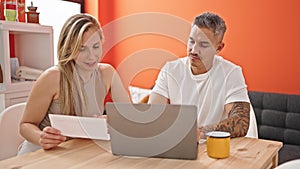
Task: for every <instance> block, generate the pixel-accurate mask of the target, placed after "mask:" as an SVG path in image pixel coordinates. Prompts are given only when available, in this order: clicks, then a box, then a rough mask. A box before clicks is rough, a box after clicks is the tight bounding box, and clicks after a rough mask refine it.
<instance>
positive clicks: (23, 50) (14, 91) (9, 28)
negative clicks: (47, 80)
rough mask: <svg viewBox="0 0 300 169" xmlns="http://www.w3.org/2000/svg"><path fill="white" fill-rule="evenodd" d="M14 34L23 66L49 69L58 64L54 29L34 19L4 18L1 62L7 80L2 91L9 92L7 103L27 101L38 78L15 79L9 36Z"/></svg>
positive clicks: (0, 86) (0, 25)
mask: <svg viewBox="0 0 300 169" xmlns="http://www.w3.org/2000/svg"><path fill="white" fill-rule="evenodd" d="M10 35H13V37H14V46H15V55H16V57H17V58H18V61H19V65H20V66H28V67H31V68H35V69H40V70H46V69H47V68H49V67H51V66H52V65H53V64H54V51H53V29H52V27H51V26H43V25H39V24H32V23H22V22H10V21H0V64H1V67H2V72H3V83H1V84H0V94H4V95H5V106H6V107H7V106H9V105H11V104H14V103H16V102H20V101H24V100H26V98H27V97H28V94H29V92H30V90H31V88H32V85H33V84H34V81H22V82H12V80H11V66H10V43H9V36H10Z"/></svg>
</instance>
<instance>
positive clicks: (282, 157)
mask: <svg viewBox="0 0 300 169" xmlns="http://www.w3.org/2000/svg"><path fill="white" fill-rule="evenodd" d="M295 159H300V146H295V145H291V144H284V145H283V147H282V148H281V149H280V151H279V157H278V163H279V164H282V163H284V162H287V161H290V160H295Z"/></svg>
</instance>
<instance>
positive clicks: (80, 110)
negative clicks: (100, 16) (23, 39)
mask: <svg viewBox="0 0 300 169" xmlns="http://www.w3.org/2000/svg"><path fill="white" fill-rule="evenodd" d="M90 28H96V29H98V30H99V31H98V32H99V35H100V39H101V41H103V40H104V37H103V33H102V29H101V26H100V23H99V22H98V21H97V19H96V18H94V17H93V16H91V15H88V14H76V15H73V16H71V17H70V18H69V19H68V20H67V21H66V22H65V24H64V25H63V28H62V30H61V32H60V36H59V40H58V46H57V56H58V67H59V70H60V101H61V112H62V114H66V115H83V114H85V113H86V110H87V106H86V101H85V93H84V90H83V83H82V81H81V79H80V77H79V75H78V74H77V70H76V67H75V66H76V65H75V59H76V56H77V53H78V52H79V50H80V47H81V44H82V37H83V34H84V33H85V32H86V31H88V30H89V29H90Z"/></svg>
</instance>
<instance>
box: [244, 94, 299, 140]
mask: <svg viewBox="0 0 300 169" xmlns="http://www.w3.org/2000/svg"><path fill="white" fill-rule="evenodd" d="M249 98H250V101H251V104H252V106H253V107H254V112H255V115H256V120H257V125H258V137H259V138H263V139H270V140H277V141H282V142H283V143H284V144H294V145H300V95H289V94H278V93H266V92H255V91H250V92H249Z"/></svg>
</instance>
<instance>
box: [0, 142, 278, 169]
mask: <svg viewBox="0 0 300 169" xmlns="http://www.w3.org/2000/svg"><path fill="white" fill-rule="evenodd" d="M230 146H231V148H230V151H231V153H230V157H228V158H226V159H213V158H210V157H208V156H207V154H206V144H205V143H202V144H199V154H198V159H197V160H176V159H163V158H144V157H126V156H114V155H112V154H111V152H109V151H110V150H109V149H110V143H109V142H108V141H93V140H89V139H73V140H70V141H68V142H65V143H63V144H61V145H60V146H59V147H57V148H55V149H52V150H48V151H45V150H38V151H35V152H32V153H28V154H25V155H22V156H19V157H13V158H9V159H6V160H3V161H0V168H1V169H6V168H14V169H16V168H22V169H23V168H43V169H47V168H50V169H53V168H57V169H58V168H80V169H81V168H109V169H110V168H114V169H119V168H122V169H123V168H142V169H145V168H162V169H166V168H170V169H173V168H198V169H204V168H205V169H207V168H209V169H213V168H222V169H225V168H230V169H235V168H237V169H241V168H243V169H247V168H255V169H266V168H274V167H275V166H277V163H278V151H279V149H280V148H281V147H282V143H281V142H277V141H268V140H261V139H253V138H245V137H242V138H235V139H231V143H230Z"/></svg>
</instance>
